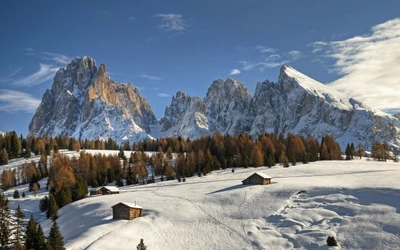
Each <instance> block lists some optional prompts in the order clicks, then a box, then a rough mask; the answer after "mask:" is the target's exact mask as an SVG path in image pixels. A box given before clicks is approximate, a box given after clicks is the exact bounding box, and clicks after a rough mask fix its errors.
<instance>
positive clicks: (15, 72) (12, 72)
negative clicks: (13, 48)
mask: <svg viewBox="0 0 400 250" xmlns="http://www.w3.org/2000/svg"><path fill="white" fill-rule="evenodd" d="M21 70H22V67H21V68H17V69H14V70H12V71H11V73H10V74H8V76H6V79H10V78H13V77H14V76H15V75H17V74H18V73H19V72H20V71H21ZM0 81H1V80H0Z"/></svg>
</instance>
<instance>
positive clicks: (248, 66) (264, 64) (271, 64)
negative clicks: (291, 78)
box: [239, 60, 290, 71]
mask: <svg viewBox="0 0 400 250" xmlns="http://www.w3.org/2000/svg"><path fill="white" fill-rule="evenodd" d="M289 62H290V61H287V60H283V61H268V60H264V61H261V62H249V61H240V62H239V63H240V64H242V65H243V70H246V71H250V70H253V69H259V70H260V71H264V70H266V69H271V68H276V67H279V66H282V65H283V64H286V63H289Z"/></svg>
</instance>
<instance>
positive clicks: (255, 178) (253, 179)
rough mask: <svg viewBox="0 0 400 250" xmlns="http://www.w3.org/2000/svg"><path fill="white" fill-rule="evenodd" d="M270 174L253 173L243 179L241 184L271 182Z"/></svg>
mask: <svg viewBox="0 0 400 250" xmlns="http://www.w3.org/2000/svg"><path fill="white" fill-rule="evenodd" d="M271 179H272V178H271V176H269V175H266V174H264V173H257V172H256V173H254V174H252V175H250V176H249V177H247V179H245V180H243V181H242V182H243V185H268V184H271Z"/></svg>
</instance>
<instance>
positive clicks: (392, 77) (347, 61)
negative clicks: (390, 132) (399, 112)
mask: <svg viewBox="0 0 400 250" xmlns="http://www.w3.org/2000/svg"><path fill="white" fill-rule="evenodd" d="M315 45H317V46H320V47H321V46H322V49H321V50H319V51H321V52H322V54H321V55H320V57H321V58H328V59H333V60H334V61H335V63H334V65H333V70H334V71H335V72H337V73H338V74H340V75H342V77H341V78H340V79H338V80H336V81H334V82H332V83H331V84H329V85H330V86H331V87H333V88H335V89H337V90H339V91H342V92H345V93H347V94H348V95H349V96H352V97H354V98H356V99H358V100H360V101H364V102H365V103H367V104H368V105H370V106H373V107H376V108H379V109H383V110H390V109H398V108H399V107H400V98H399V96H400V77H399V72H400V18H396V19H392V20H389V21H387V22H385V23H382V24H378V25H376V26H373V27H372V32H371V33H370V34H366V35H363V36H355V37H352V38H349V39H346V40H342V41H332V42H329V43H324V42H316V43H314V44H313V47H314V48H315ZM320 47H317V48H320ZM314 50H315V49H314ZM317 52H318V51H317Z"/></svg>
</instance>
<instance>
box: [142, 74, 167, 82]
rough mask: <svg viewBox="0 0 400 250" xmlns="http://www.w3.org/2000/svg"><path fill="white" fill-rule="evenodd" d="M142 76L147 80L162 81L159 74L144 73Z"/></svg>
mask: <svg viewBox="0 0 400 250" xmlns="http://www.w3.org/2000/svg"><path fill="white" fill-rule="evenodd" d="M140 77H141V78H145V79H147V80H151V81H161V80H162V78H161V77H158V76H150V75H146V74H142V75H140Z"/></svg>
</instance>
